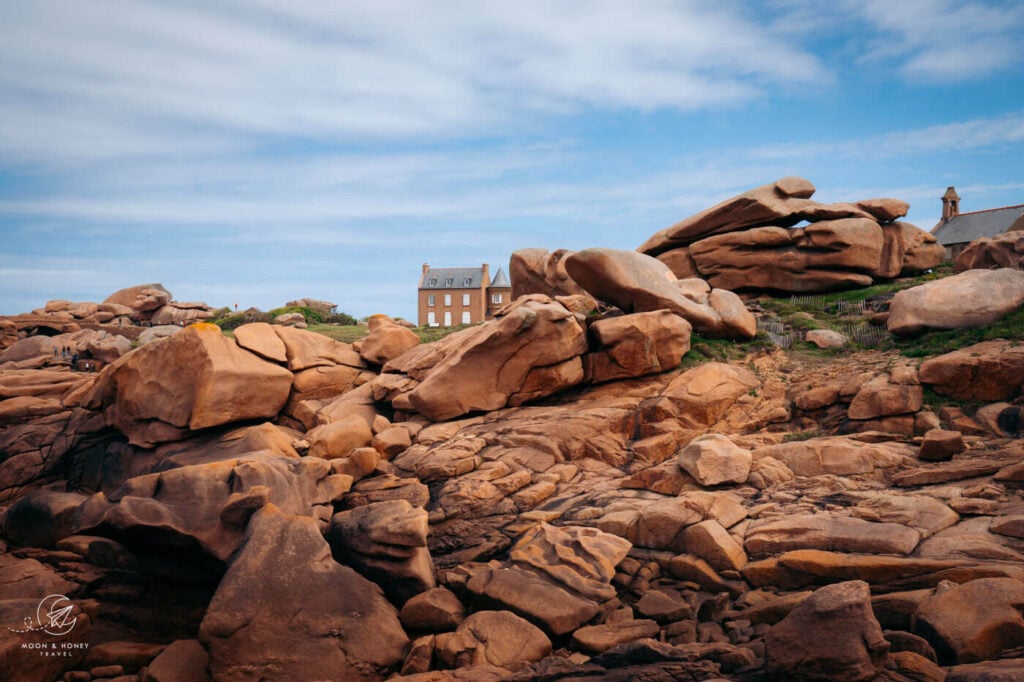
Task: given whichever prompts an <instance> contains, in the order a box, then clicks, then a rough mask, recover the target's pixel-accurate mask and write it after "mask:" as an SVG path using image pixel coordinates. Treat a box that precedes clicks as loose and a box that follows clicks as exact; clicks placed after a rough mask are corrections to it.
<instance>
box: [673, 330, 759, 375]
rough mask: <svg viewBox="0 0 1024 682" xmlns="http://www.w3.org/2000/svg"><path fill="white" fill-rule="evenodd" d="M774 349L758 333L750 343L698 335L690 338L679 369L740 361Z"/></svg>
mask: <svg viewBox="0 0 1024 682" xmlns="http://www.w3.org/2000/svg"><path fill="white" fill-rule="evenodd" d="M773 348H775V346H774V345H772V342H771V341H770V340H768V337H767V336H766V335H765V334H764V333H763V332H758V333H757V336H755V337H754V338H753V339H752V340H750V341H730V340H728V339H711V338H707V337H705V336H701V335H700V334H692V335H691V336H690V350H689V351H688V352H687V353H686V355H684V356H683V359H682V361H681V362H680V363H679V367H680V368H681V369H689V368H691V367H696V366H697V365H702V364H704V363H705V362H730V361H733V360H742V359H743V358H745V357H746V356H747V355H749V354H750V353H754V352H757V351H760V350H771V349H773Z"/></svg>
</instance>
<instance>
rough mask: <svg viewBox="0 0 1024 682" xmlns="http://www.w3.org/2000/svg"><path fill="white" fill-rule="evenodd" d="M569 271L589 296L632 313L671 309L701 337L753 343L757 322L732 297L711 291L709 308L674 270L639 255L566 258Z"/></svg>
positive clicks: (598, 253) (587, 252) (592, 253)
mask: <svg viewBox="0 0 1024 682" xmlns="http://www.w3.org/2000/svg"><path fill="white" fill-rule="evenodd" d="M565 268H566V271H568V273H569V274H570V275H571V276H572V278H573V279H574V280H575V281H576V282H577V283H578V284H579V285H580V286H582V287H583V288H584V289H585V290H586V291H587V293H588V294H590V295H591V296H593V297H594V298H596V299H598V300H602V301H607V302H608V303H612V304H614V305H615V306H617V307H618V308H620V309H621V310H623V311H625V312H627V313H642V312H650V311H654V310H669V311H671V312H673V313H675V314H676V315H679V316H680V317H682V318H683V319H685V320H686V321H687V322H689V323H690V324H691V325H693V328H694V329H695V330H696V331H697V332H699V333H701V334H706V335H709V336H717V337H724V338H732V339H749V338H753V337H754V335H755V334H756V333H757V321H756V320H755V319H754V316H753V315H752V314H751V313H750V312H749V311H748V310H747V309H746V307H745V306H744V305H743V304H742V302H740V301H739V299H738V298H737V297H736V296H735V294H732V293H731V292H719V293H718V295H717V296H716V295H715V293H716V292H714V291H712V292H711V294H710V296H709V298H708V302H707V303H698V302H696V301H694V300H693V299H692V298H690V297H689V296H687V295H686V292H685V291H684V290H683V289H681V288H680V287H679V285H678V284H677V282H678V279H677V278H676V276H675V274H673V273H672V271H671V270H669V268H668V266H667V265H665V264H664V263H662V262H661V261H659V260H658V259H656V258H652V257H650V256H646V255H644V254H642V253H637V252H635V251H618V250H615V249H584V250H583V251H577V252H576V253H574V254H572V255H570V256H568V257H567V258H566V259H565Z"/></svg>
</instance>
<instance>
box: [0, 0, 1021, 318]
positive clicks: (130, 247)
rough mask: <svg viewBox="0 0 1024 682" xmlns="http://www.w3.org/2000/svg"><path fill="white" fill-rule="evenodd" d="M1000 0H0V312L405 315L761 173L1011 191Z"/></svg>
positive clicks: (833, 187) (667, 218) (897, 191)
mask: <svg viewBox="0 0 1024 682" xmlns="http://www.w3.org/2000/svg"><path fill="white" fill-rule="evenodd" d="M1022 32H1024V2H1020V0H1003V1H1000V0H967V1H957V0H899V2H893V1H892V0H832V1H831V2H820V0H761V1H754V0H750V1H740V0H630V1H629V2H625V1H618V0H616V1H611V0H609V1H602V0H588V1H582V0H556V1H554V2H552V1H550V0H539V1H538V0H518V1H517V2H508V0H500V1H491V0H430V1H429V2H428V1H426V0H420V1H414V0H400V1H399V0H366V1H360V0H336V1H332V2H329V1H327V0H289V1H288V2H282V1H280V0H173V1H172V0H90V1H89V2H82V1H81V0H2V1H0V314H16V313H20V312H26V311H29V310H32V309H34V308H38V307H41V306H42V305H43V304H44V303H45V302H46V301H47V300H50V299H57V298H62V299H70V300H73V301H102V300H103V299H104V298H106V297H107V296H108V295H110V294H111V293H113V292H114V291H116V290H118V289H121V288H123V287H127V286H133V285H136V284H142V283H148V282H160V283H162V284H163V285H164V286H165V287H167V289H169V290H170V291H171V292H172V294H173V295H174V297H175V299H177V300H179V301H205V302H206V303H208V304H210V305H212V306H216V307H219V306H225V305H227V306H233V305H234V304H236V303H237V304H238V306H239V308H240V309H244V308H248V307H250V306H255V307H258V308H261V309H263V310H269V309H272V308H275V307H278V306H281V305H283V304H284V303H285V302H287V301H289V300H293V299H297V298H304V297H309V298H317V299H324V300H329V301H332V302H334V303H336V304H337V305H338V308H339V310H341V311H344V312H347V313H349V314H351V315H355V316H356V317H363V316H366V315H370V314H374V313H386V314H389V315H393V316H401V317H405V318H408V319H415V315H416V287H417V284H418V281H419V276H420V272H421V265H422V264H423V263H430V264H431V265H433V266H437V267H444V266H451V267H456V266H459V267H464V266H479V265H480V264H481V263H489V264H490V267H491V272H492V273H493V272H495V271H496V270H497V268H498V267H504V268H506V269H507V264H508V259H509V256H510V255H511V253H512V252H513V251H515V250H517V249H520V248H531V247H541V248H547V249H557V248H567V249H582V248H587V247H609V248H617V249H634V248H636V247H637V246H638V245H639V244H641V243H642V242H643V241H644V240H645V239H647V237H648V236H650V235H651V234H653V233H654V232H656V231H658V230H660V229H662V228H664V227H667V226H668V225H671V224H672V223H674V222H676V221H678V220H681V219H682V218H685V217H687V216H689V215H691V214H693V213H696V212H697V211H700V210H702V209H704V208H706V207H708V206H711V205H713V204H715V203H717V202H719V201H721V200H723V199H725V198H728V197H729V196H732V195H734V194H737V193H739V192H743V191H745V190H747V189H750V188H752V187H756V186H758V185H762V184H766V183H769V182H772V181H774V180H776V179H777V178H780V177H783V176H787V175H798V176H801V177H805V178H807V179H809V180H811V181H812V182H813V183H814V184H815V186H816V187H817V188H818V191H817V193H816V194H815V198H816V199H818V200H820V201H856V200H860V199H865V198H869V197H878V196H888V197H896V198H900V199H904V200H906V201H908V202H910V204H911V209H910V213H909V215H908V218H907V220H908V221H909V222H912V223H914V224H916V225H918V226H920V227H923V228H925V229H930V228H931V227H932V226H933V225H934V224H935V223H936V221H937V220H938V217H939V214H940V211H941V203H940V200H939V197H940V196H941V195H942V193H943V192H944V191H945V189H946V187H947V186H949V185H955V186H956V188H957V191H958V192H959V194H960V196H961V197H962V200H961V210H962V211H972V210H981V209H985V208H993V207H998V206H1006V205H1013V204H1021V203H1024V50H1022V49H1021V48H1020V35H1021V34H1022Z"/></svg>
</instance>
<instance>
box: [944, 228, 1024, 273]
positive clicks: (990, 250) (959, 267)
mask: <svg viewBox="0 0 1024 682" xmlns="http://www.w3.org/2000/svg"><path fill="white" fill-rule="evenodd" d="M997 268H1014V269H1016V270H1024V231H1022V230H1011V231H1009V232H1004V233H1003V234H997V235H995V236H994V237H982V238H981V239H975V240H974V241H973V242H971V243H970V244H968V245H967V248H965V249H964V250H963V251H961V252H960V254H959V255H958V256H957V257H956V260H954V261H953V272H964V271H966V270H992V269H997Z"/></svg>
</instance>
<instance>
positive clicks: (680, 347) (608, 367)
mask: <svg viewBox="0 0 1024 682" xmlns="http://www.w3.org/2000/svg"><path fill="white" fill-rule="evenodd" d="M690 331H691V327H690V323H689V322H687V321H686V320H684V319H683V318H681V317H679V316H678V315H673V314H672V313H670V312H669V311H667V310H657V311H653V312H649V313H634V314H633V315H623V316H621V317H612V318H609V319H604V320H598V321H597V322H594V323H592V324H591V325H590V336H591V338H592V339H593V343H592V344H591V349H592V350H591V352H590V353H587V354H586V355H585V356H583V362H584V367H585V369H586V374H587V376H588V377H589V378H590V381H592V382H593V383H601V382H604V381H612V380H613V379H624V378H629V377H639V376H644V375H645V374H657V373H659V372H665V371H668V370H671V369H676V368H677V367H679V363H680V361H681V360H682V359H683V356H684V355H686V353H687V351H689V350H690Z"/></svg>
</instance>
